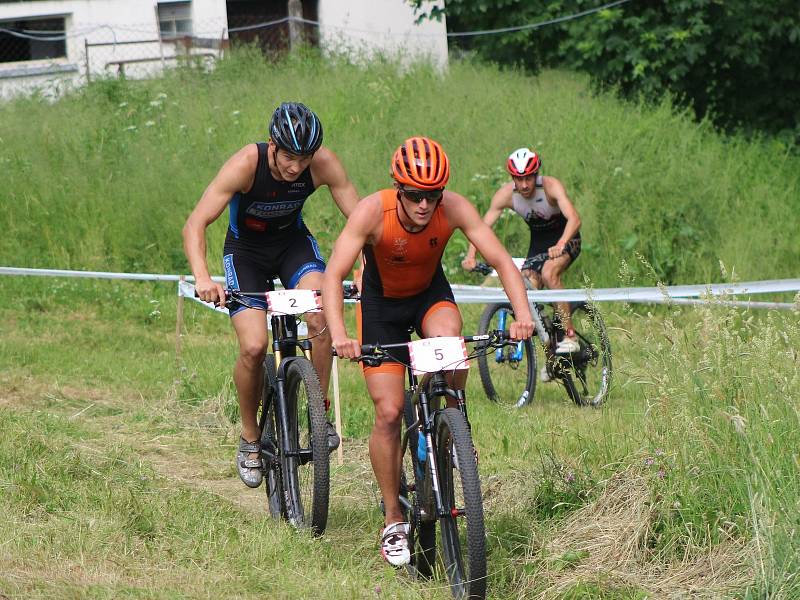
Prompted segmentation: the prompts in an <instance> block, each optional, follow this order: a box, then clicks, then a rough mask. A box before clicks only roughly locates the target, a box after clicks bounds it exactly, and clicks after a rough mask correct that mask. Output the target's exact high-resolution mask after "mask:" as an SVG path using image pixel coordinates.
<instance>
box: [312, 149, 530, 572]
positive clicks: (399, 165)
mask: <svg viewBox="0 0 800 600" xmlns="http://www.w3.org/2000/svg"><path fill="white" fill-rule="evenodd" d="M391 174H392V177H393V178H394V180H395V183H394V188H392V189H385V190H381V191H378V192H375V193H374V194H371V195H369V196H367V197H366V198H364V199H363V200H361V202H359V204H358V206H357V207H356V208H355V210H354V211H353V213H352V214H351V215H350V217H349V218H348V220H347V224H346V225H345V227H344V229H343V230H342V233H341V235H339V238H338V239H337V240H336V243H335V245H334V249H333V254H332V255H331V258H330V261H329V263H328V267H327V269H326V271H325V275H324V278H323V284H322V296H323V306H324V311H325V318H326V320H327V323H328V327H329V329H330V333H331V339H332V343H333V346H334V348H335V349H336V352H337V354H338V355H339V356H341V357H343V358H355V357H356V356H358V355H359V354H360V342H359V341H357V340H355V339H353V338H351V337H350V336H348V334H347V331H346V329H345V325H344V316H343V299H342V281H343V280H344V278H345V277H346V276H347V274H348V273H349V272H350V269H351V268H352V267H353V264H354V263H355V261H356V259H357V258H358V256H359V254H360V253H361V252H362V251H363V255H364V272H363V276H362V284H361V310H362V313H361V323H360V331H359V338H360V340H361V342H363V343H365V344H374V343H378V342H382V343H385V344H386V343H397V342H403V341H407V340H410V336H409V333H408V330H409V328H410V327H413V328H414V329H415V330H416V332H417V333H418V334H419V335H420V337H436V336H459V335H461V326H462V320H461V314H460V313H459V310H458V307H457V306H456V303H455V299H454V297H453V292H452V290H451V288H450V284H449V283H448V281H447V279H446V278H445V275H444V271H443V270H442V263H441V258H442V254H443V253H444V249H445V246H446V245H447V241H448V240H449V239H450V236H451V235H452V233H453V231H454V230H455V229H461V231H462V232H463V233H464V234H465V235H466V236H467V239H468V240H470V242H472V243H473V244H475V246H476V247H477V248H478V249H479V250H480V252H481V254H482V255H483V256H484V258H486V260H487V261H488V262H489V263H491V264H492V265H493V266H494V267H495V269H496V270H497V273H498V274H499V276H500V279H501V281H502V283H503V285H504V287H505V289H506V291H507V293H508V296H509V299H510V300H511V304H512V306H513V308H514V311H515V315H516V316H517V320H516V321H515V322H514V323H513V324H512V325H511V331H510V333H511V336H512V337H513V338H514V339H527V338H529V337H530V336H531V334H532V333H533V322H532V318H531V313H530V309H529V307H528V300H527V297H526V294H525V286H524V285H523V282H522V278H521V276H520V273H519V271H518V270H517V269H516V267H515V266H514V262H513V261H512V260H511V256H510V255H509V254H508V252H506V250H505V249H504V248H503V245H502V244H501V243H500V241H499V240H498V239H497V237H495V235H494V233H493V232H492V230H491V228H490V227H489V226H488V225H486V224H485V223H484V222H483V220H482V219H481V217H480V215H479V214H478V211H477V210H476V209H475V207H474V206H472V204H470V202H469V201H468V200H467V199H466V198H464V197H463V196H461V195H459V194H456V193H455V192H451V191H448V190H445V189H444V188H445V185H446V184H447V181H448V178H449V175H450V167H449V161H448V158H447V155H446V154H445V153H444V151H443V150H442V148H441V146H440V145H439V144H438V143H436V142H435V141H433V140H431V139H429V138H425V137H413V138H409V139H408V140H406V141H405V142H403V144H402V145H401V146H400V147H399V148H398V149H397V151H396V152H395V153H394V156H393V158H392V165H391ZM392 357H393V358H394V359H395V361H389V362H385V363H383V364H382V365H381V366H379V367H364V376H365V378H366V383H367V389H368V391H369V394H370V396H371V397H372V400H373V402H374V404H375V423H374V426H373V429H372V434H371V435H370V439H369V450H370V460H371V462H372V468H373V471H374V472H375V478H376V479H377V481H378V486H379V487H380V489H381V494H382V495H383V501H384V506H385V512H386V517H385V523H384V525H385V526H384V529H383V531H382V535H381V554H382V555H383V557H384V558H385V559H386V560H387V561H388V562H389V563H390V564H392V565H395V566H399V565H402V564H406V563H408V562H409V560H410V553H409V547H408V530H409V529H408V523H407V522H405V521H404V520H403V512H402V509H401V507H400V504H399V502H398V493H399V488H400V468H399V465H400V453H401V448H400V427H401V422H402V419H403V402H404V381H405V379H404V375H405V367H404V365H403V363H407V362H408V352H407V351H404V352H396V353H394V354H392ZM458 383H460V384H461V385H463V383H464V382H463V381H462V382H458Z"/></svg>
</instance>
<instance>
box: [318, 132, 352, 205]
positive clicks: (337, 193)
mask: <svg viewBox="0 0 800 600" xmlns="http://www.w3.org/2000/svg"><path fill="white" fill-rule="evenodd" d="M311 177H312V179H313V180H314V187H315V188H316V187H319V186H320V185H327V186H328V189H329V190H330V191H331V196H332V197H333V201H334V202H336V206H338V207H339V210H340V211H342V214H343V215H344V216H345V218H347V217H349V216H350V213H352V212H353V209H354V208H355V207H356V204H357V203H358V192H357V191H356V188H355V186H354V185H353V183H352V182H351V181H350V179H348V177H347V173H346V172H345V170H344V167H343V166H342V163H341V162H340V161H339V158H338V157H337V156H336V155H335V154H334V153H333V152H332V151H331V150H329V149H328V148H325V147H324V146H323V147H322V148H320V149H319V150H317V151H316V152H315V153H314V159H313V160H312V161H311Z"/></svg>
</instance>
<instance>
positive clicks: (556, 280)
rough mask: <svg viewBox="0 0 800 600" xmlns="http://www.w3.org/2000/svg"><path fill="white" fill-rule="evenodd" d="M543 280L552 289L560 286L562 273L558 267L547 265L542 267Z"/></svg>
mask: <svg viewBox="0 0 800 600" xmlns="http://www.w3.org/2000/svg"><path fill="white" fill-rule="evenodd" d="M542 281H543V282H544V284H545V285H546V286H547V287H548V288H550V289H554V288H560V287H561V273H560V272H559V271H558V270H557V269H555V268H553V267H550V266H547V265H546V266H545V268H544V269H542Z"/></svg>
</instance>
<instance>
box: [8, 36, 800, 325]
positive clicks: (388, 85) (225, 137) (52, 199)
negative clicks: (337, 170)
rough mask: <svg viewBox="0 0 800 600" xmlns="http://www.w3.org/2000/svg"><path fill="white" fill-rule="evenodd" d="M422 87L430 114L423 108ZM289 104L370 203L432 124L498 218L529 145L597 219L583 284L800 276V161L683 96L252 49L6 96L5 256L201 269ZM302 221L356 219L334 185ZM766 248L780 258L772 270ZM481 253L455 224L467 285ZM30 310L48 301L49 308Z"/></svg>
mask: <svg viewBox="0 0 800 600" xmlns="http://www.w3.org/2000/svg"><path fill="white" fill-rule="evenodd" d="M410 97H414V98H415V102H417V103H419V105H424V106H425V107H426V108H425V110H424V111H414V110H407V109H406V106H407V102H406V99H407V98H410ZM286 98H299V99H303V100H304V101H305V102H306V103H307V104H308V105H309V106H311V107H312V108H314V109H315V110H317V111H318V112H319V113H320V115H321V117H322V119H323V122H324V124H325V136H326V137H325V143H326V145H328V146H329V147H330V148H332V149H333V150H334V151H335V152H336V153H337V154H338V155H339V157H340V158H341V160H342V162H343V164H344V166H345V168H346V169H347V172H348V175H349V176H350V178H351V179H352V180H353V182H354V183H355V185H356V188H357V189H358V191H359V192H360V193H361V195H366V194H367V193H370V192H372V191H375V190H378V189H381V188H383V187H386V186H387V185H389V184H390V180H389V178H388V176H387V164H388V159H389V157H390V156H391V152H392V151H393V149H394V148H395V147H396V144H397V143H399V141H401V140H402V139H404V138H405V137H407V136H409V135H414V134H419V133H420V132H424V133H426V134H428V135H431V136H432V137H434V138H435V139H437V140H439V141H440V142H441V143H442V144H444V147H445V149H446V150H447V152H448V155H449V156H450V159H451V162H452V178H451V184H450V188H451V189H453V190H455V191H458V192H460V193H462V194H463V195H465V196H467V197H468V198H469V199H470V200H472V201H473V202H474V203H475V204H476V206H477V207H478V208H479V209H480V210H481V211H485V209H486V208H487V207H488V205H489V200H490V198H491V196H492V195H493V194H494V192H495V190H496V189H497V187H499V186H500V185H501V184H502V183H504V182H505V181H506V180H507V175H506V173H505V171H504V169H503V163H504V159H505V157H506V156H507V155H508V152H510V151H511V150H512V149H513V148H515V147H519V146H522V145H529V146H533V147H534V148H536V149H537V151H539V152H540V153H541V154H542V156H543V160H544V172H545V173H546V174H548V175H553V176H555V177H557V178H559V179H560V180H561V181H563V182H564V184H565V185H566V189H567V193H568V194H569V196H570V198H571V199H572V200H573V202H574V203H575V205H576V207H577V209H578V211H579V213H580V214H581V217H582V220H583V226H582V235H583V240H584V249H583V253H582V255H581V258H580V259H579V260H578V262H577V263H576V265H575V267H573V268H571V269H570V270H569V271H568V272H567V276H568V284H570V285H580V284H582V282H583V275H584V273H585V274H587V275H589V276H590V277H591V279H592V281H593V282H594V283H595V285H598V286H605V285H613V284H614V283H615V281H616V273H617V271H618V268H619V264H620V261H621V260H623V259H624V260H626V261H627V262H628V263H629V264H630V265H632V266H633V267H632V268H634V269H637V270H638V272H640V273H641V268H640V266H639V265H640V263H639V261H638V260H637V259H636V258H635V253H636V252H638V253H640V254H641V255H642V256H644V257H645V258H646V260H647V261H648V262H649V264H650V265H651V266H652V269H653V273H655V277H656V278H657V279H659V280H661V281H663V282H665V283H695V282H697V281H708V280H709V278H710V277H712V276H714V275H715V273H716V272H717V271H716V265H717V260H718V259H721V260H723V261H724V262H725V263H726V264H729V265H733V266H735V267H736V270H737V272H738V273H739V275H740V276H741V277H743V278H752V279H755V278H758V277H766V278H778V277H787V276H791V275H794V274H795V273H794V271H793V270H792V268H793V265H795V264H797V263H798V262H800V240H798V238H797V236H794V235H790V234H789V232H792V231H795V230H797V229H800V221H798V219H800V217H798V215H800V210H798V208H799V207H798V198H800V193H798V190H800V163H798V160H797V158H796V157H794V156H792V155H791V154H790V153H788V152H787V150H786V148H785V147H784V146H782V145H781V144H779V143H777V142H769V141H748V140H745V139H744V138H741V137H735V136H734V137H728V138H725V137H722V136H719V135H717V134H715V133H714V132H713V131H712V130H711V128H710V127H708V125H707V124H706V123H703V124H700V125H696V124H694V123H692V122H691V120H690V119H688V118H687V116H686V115H685V114H684V113H681V112H678V111H676V110H675V109H674V108H673V106H672V105H671V104H670V102H669V101H664V102H662V103H661V104H659V105H657V106H648V105H646V104H644V103H637V104H633V103H631V104H620V103H619V102H617V101H615V100H614V99H613V97H612V96H610V95H605V94H601V95H595V96H593V95H592V94H590V93H589V90H588V86H587V83H586V80H585V78H584V77H581V76H576V75H571V74H567V73H563V72H554V71H544V72H542V74H541V75H540V76H539V77H537V78H531V77H529V76H525V75H523V74H521V73H518V72H502V71H500V70H499V69H497V68H494V67H491V66H483V65H477V64H473V63H470V62H453V63H452V64H451V65H450V68H449V71H448V73H446V74H440V73H437V72H436V71H435V70H433V69H432V68H430V67H428V66H426V65H415V66H410V67H406V68H404V69H401V68H400V67H399V65H397V64H394V63H391V62H388V61H378V62H375V63H371V64H369V65H368V66H358V65H354V64H351V63H350V62H348V61H346V60H344V59H340V58H334V59H331V60H330V61H327V60H323V59H321V58H320V57H319V56H316V55H314V54H308V55H303V56H300V57H290V58H288V59H287V60H286V61H284V62H278V63H274V62H266V61H265V60H264V59H263V57H262V56H261V55H260V54H256V53H252V52H249V51H245V52H243V53H241V54H238V53H237V54H235V55H233V56H232V57H231V58H229V59H226V60H224V61H221V62H220V64H219V66H218V68H217V69H216V70H215V71H214V72H212V73H203V72H200V71H198V70H196V69H190V68H185V69H177V70H175V71H171V72H170V73H169V74H168V75H167V76H166V77H165V78H163V79H158V80H152V81H130V80H106V81H99V82H95V83H93V84H92V85H91V86H89V87H87V88H85V89H83V90H80V91H77V92H75V93H74V94H73V95H71V96H68V97H66V98H64V99H62V100H61V101H59V102H57V103H55V104H44V103H42V102H40V101H38V100H25V99H20V100H16V101H14V102H11V103H7V104H5V105H4V106H3V111H2V117H0V138H2V140H3V144H2V147H1V148H0V167H1V168H2V169H3V175H4V177H3V186H2V187H0V201H2V204H3V206H4V209H5V210H3V211H0V227H2V229H3V230H4V231H5V232H6V233H7V235H5V236H3V238H1V239H0V263H2V264H7V265H20V266H30V267H50V268H76V269H93V270H112V271H148V272H179V273H180V272H184V273H185V272H187V270H188V267H187V263H186V259H185V257H184V254H183V248H182V240H181V228H182V226H183V223H184V221H185V219H186V217H187V216H188V214H189V212H190V211H191V209H192V207H193V206H194V205H195V203H196V202H197V200H198V199H199V198H200V196H201V194H202V193H203V190H204V189H205V186H206V185H208V182H210V181H211V179H212V178H213V177H214V175H215V173H216V172H217V170H218V169H219V168H220V166H221V165H222V164H223V163H224V162H225V160H226V159H227V158H228V157H229V156H230V155H231V154H232V153H233V152H235V151H236V150H237V149H239V148H240V147H241V146H243V145H244V144H247V143H250V142H253V141H258V140H261V139H264V135H265V128H266V119H267V118H268V116H269V114H270V112H271V110H272V109H273V107H274V106H275V104H277V103H278V102H280V101H281V100H283V99H286ZM676 157H677V158H679V159H676ZM742 165H746V166H747V168H746V169H743V167H742ZM305 218H306V222H307V223H308V225H309V228H310V229H311V231H312V232H313V233H314V234H315V235H316V237H317V239H318V240H319V242H320V247H321V248H322V251H323V253H324V254H325V255H328V254H329V253H330V249H331V248H332V246H333V242H334V240H335V239H336V236H337V235H338V232H339V231H340V230H341V227H342V225H343V223H344V219H343V217H342V216H341V214H340V213H339V211H338V210H337V209H336V208H335V206H334V205H333V203H332V202H331V198H330V194H329V193H328V191H327V189H326V188H323V189H321V190H320V191H319V192H317V193H316V194H314V195H313V196H312V197H311V198H310V199H309V201H308V203H307V210H306V211H305ZM226 227H227V214H223V215H221V217H220V218H219V219H218V220H217V221H216V222H215V223H213V224H212V225H211V226H210V227H209V230H208V260H209V267H210V269H211V271H212V273H214V274H219V273H220V272H221V247H222V241H223V238H224V235H225V230H226ZM495 230H496V232H497V234H498V236H499V237H500V239H501V240H502V241H503V242H504V243H505V244H506V246H507V247H508V248H509V250H510V251H511V252H512V253H513V254H515V255H517V256H520V255H522V254H523V253H524V252H525V251H526V250H527V246H528V240H529V234H528V232H527V228H526V226H525V223H524V222H522V220H521V219H518V218H516V217H515V216H513V215H512V214H510V213H509V214H507V215H506V216H504V217H503V218H502V219H501V220H500V221H499V222H498V224H497V226H496V228H495ZM764 235H767V236H769V239H768V240H763V239H759V238H760V237H761V236H764ZM765 243H767V244H768V245H769V247H770V253H771V256H772V257H774V259H775V260H770V261H767V262H766V263H765V262H764V261H763V253H762V248H763V247H764V244H765ZM466 247H467V246H466V240H465V239H464V237H463V236H461V234H460V233H458V234H456V235H455V236H454V237H453V239H452V241H451V243H450V244H449V245H448V248H447V250H446V253H445V257H444V258H445V269H446V271H447V274H448V276H449V277H450V278H451V279H452V280H453V281H459V280H461V281H470V280H471V279H470V276H468V275H466V274H464V273H462V271H461V269H460V266H459V265H460V261H461V258H462V256H463V253H464V252H465V250H466ZM22 249H24V253H23V252H22ZM473 282H476V281H474V280H473ZM109 289H111V288H109ZM22 301H23V302H25V303H26V304H27V305H28V306H29V308H30V309H31V310H35V311H42V310H45V308H46V306H47V305H48V301H47V300H45V299H41V298H28V297H26V298H24V299H23V300H22ZM113 302H114V303H117V302H118V300H113ZM146 308H147V309H148V310H147V311H146V312H144V313H143V314H141V313H140V317H139V318H140V319H141V320H143V321H144V322H145V323H147V324H148V325H150V326H152V325H153V324H154V323H156V321H157V320H158V319H159V318H161V315H160V313H161V312H163V306H157V305H154V304H153V305H150V306H147V307H146Z"/></svg>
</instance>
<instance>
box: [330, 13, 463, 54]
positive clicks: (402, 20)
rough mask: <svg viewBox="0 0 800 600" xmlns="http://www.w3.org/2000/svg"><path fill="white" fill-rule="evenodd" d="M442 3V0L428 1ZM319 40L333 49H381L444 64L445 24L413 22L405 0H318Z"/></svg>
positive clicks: (387, 52) (370, 52)
mask: <svg viewBox="0 0 800 600" xmlns="http://www.w3.org/2000/svg"><path fill="white" fill-rule="evenodd" d="M427 4H428V5H430V6H433V5H439V6H444V0H438V1H437V2H429V3H427ZM318 13H319V22H320V43H321V45H322V46H323V48H326V49H328V50H332V51H339V50H355V51H363V52H365V53H366V54H367V55H368V56H369V55H370V54H374V53H376V52H381V53H384V54H387V55H389V56H393V57H397V58H399V59H401V60H402V61H404V62H408V61H414V60H424V59H430V60H432V61H433V62H434V63H435V64H437V65H439V66H440V67H446V66H447V26H446V23H445V20H444V18H442V20H441V21H435V20H428V19H426V20H425V21H423V22H422V23H420V24H419V25H417V24H416V23H415V21H416V16H415V15H414V9H413V8H412V7H411V6H410V5H409V4H407V3H406V2H405V1H404V0H347V1H343V0H319V4H318Z"/></svg>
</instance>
